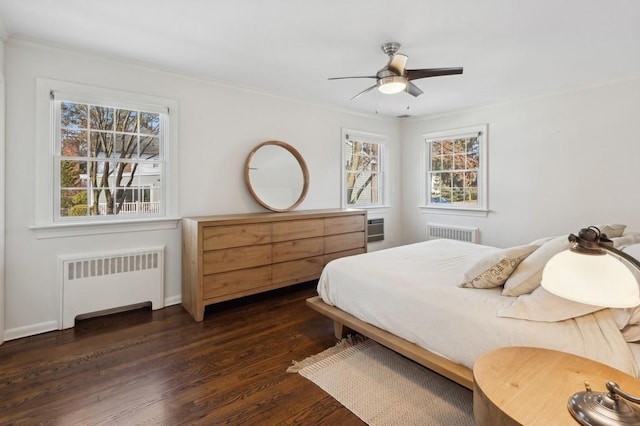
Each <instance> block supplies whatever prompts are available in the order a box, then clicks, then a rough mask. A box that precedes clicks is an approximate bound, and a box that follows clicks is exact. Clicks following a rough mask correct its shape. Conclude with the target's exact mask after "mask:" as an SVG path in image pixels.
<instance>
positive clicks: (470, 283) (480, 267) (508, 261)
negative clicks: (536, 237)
mask: <svg viewBox="0 0 640 426" xmlns="http://www.w3.org/2000/svg"><path fill="white" fill-rule="evenodd" d="M537 248H538V246H532V245H526V246H516V247H510V248H508V249H504V250H500V251H498V252H494V253H491V254H489V255H487V256H484V257H483V258H481V259H479V260H477V261H476V262H475V263H473V264H472V265H471V266H470V267H469V269H468V270H467V271H466V272H465V273H464V276H463V282H462V284H460V287H462V288H495V287H500V286H501V285H502V284H504V282H505V281H506V280H507V278H509V275H511V273H512V272H513V270H514V269H516V266H518V264H519V263H520V262H522V260H524V259H525V258H526V257H527V256H529V255H530V254H531V253H532V252H533V251H534V250H536V249H537Z"/></svg>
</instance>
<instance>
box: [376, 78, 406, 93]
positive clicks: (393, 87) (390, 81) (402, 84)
mask: <svg viewBox="0 0 640 426" xmlns="http://www.w3.org/2000/svg"><path fill="white" fill-rule="evenodd" d="M406 87H407V79H406V78H404V77H402V76H391V77H384V78H381V79H380V85H379V86H378V90H379V91H381V92H382V93H384V94H386V95H392V94H394V93H399V92H402V91H403V90H404V89H405V88H406Z"/></svg>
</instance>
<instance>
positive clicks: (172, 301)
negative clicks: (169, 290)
mask: <svg viewBox="0 0 640 426" xmlns="http://www.w3.org/2000/svg"><path fill="white" fill-rule="evenodd" d="M180 303H182V296H181V295H178V296H171V297H167V298H165V299H164V306H165V307H167V306H172V305H179V304H180Z"/></svg>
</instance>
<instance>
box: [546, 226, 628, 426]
mask: <svg viewBox="0 0 640 426" xmlns="http://www.w3.org/2000/svg"><path fill="white" fill-rule="evenodd" d="M569 241H570V242H571V243H573V245H572V247H571V248H570V249H569V250H566V251H563V252H560V253H558V254H557V255H555V256H554V257H552V258H551V259H550V260H549V262H547V264H546V265H545V267H544V270H543V272H542V287H544V288H545V289H546V290H547V291H549V292H550V293H553V294H555V295H556V296H560V297H563V298H565V299H569V300H573V301H575V302H580V303H585V304H588V305H595V306H602V307H609V308H631V307H635V306H638V305H640V292H639V291H638V282H637V281H636V279H635V277H634V276H633V273H632V272H631V270H630V269H629V267H627V265H625V264H624V263H623V262H622V261H621V259H624V260H625V261H627V262H628V263H629V264H630V265H632V266H633V267H634V268H635V269H637V270H638V271H640V262H639V261H638V260H637V259H635V258H634V257H632V256H630V255H628V254H627V253H624V252H622V251H620V250H618V249H616V248H614V247H613V242H612V241H611V240H610V239H609V238H607V236H606V235H605V234H603V233H601V232H600V230H599V229H598V228H597V227H595V226H590V227H588V228H584V229H582V230H580V232H579V233H578V236H576V235H574V234H571V235H569ZM606 386H607V391H606V392H592V391H591V389H590V388H589V386H588V384H585V387H586V390H585V391H583V392H578V393H576V394H574V395H573V396H572V397H571V398H569V402H568V404H567V408H568V409H569V412H570V413H571V415H572V416H573V418H574V419H575V420H576V421H577V422H578V423H580V424H582V425H588V426H595V425H640V407H638V406H636V405H634V404H640V398H639V397H635V396H633V395H630V394H628V393H626V392H624V391H623V390H622V389H620V387H619V386H618V385H617V384H616V383H614V382H608V383H607V385H606Z"/></svg>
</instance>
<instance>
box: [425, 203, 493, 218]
mask: <svg viewBox="0 0 640 426" xmlns="http://www.w3.org/2000/svg"><path fill="white" fill-rule="evenodd" d="M418 208H419V209H420V210H422V213H424V214H442V215H456V216H474V217H487V216H488V215H489V210H485V209H465V208H460V207H425V206H420V207H418Z"/></svg>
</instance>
